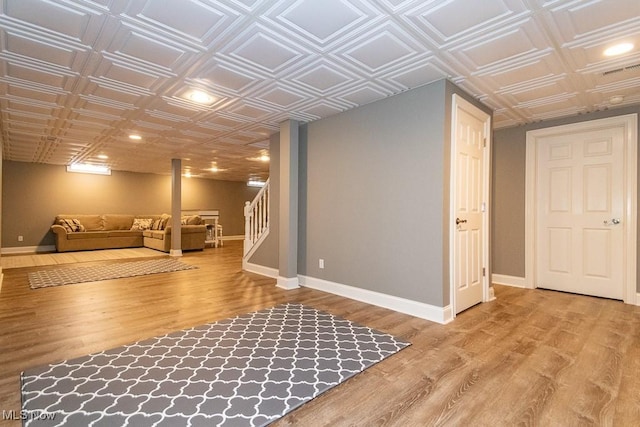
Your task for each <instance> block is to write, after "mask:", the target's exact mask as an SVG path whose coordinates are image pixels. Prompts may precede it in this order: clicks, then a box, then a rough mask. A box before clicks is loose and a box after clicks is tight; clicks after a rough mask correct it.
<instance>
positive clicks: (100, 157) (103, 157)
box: [98, 154, 109, 160]
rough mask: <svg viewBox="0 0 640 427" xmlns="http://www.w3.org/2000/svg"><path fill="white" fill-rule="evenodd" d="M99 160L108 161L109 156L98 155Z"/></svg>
mask: <svg viewBox="0 0 640 427" xmlns="http://www.w3.org/2000/svg"><path fill="white" fill-rule="evenodd" d="M98 158H99V159H102V160H107V159H108V158H109V156H107V155H106V154H98Z"/></svg>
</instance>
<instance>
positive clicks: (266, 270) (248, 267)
mask: <svg viewBox="0 0 640 427" xmlns="http://www.w3.org/2000/svg"><path fill="white" fill-rule="evenodd" d="M242 269H243V270H245V271H248V272H250V273H255V274H261V275H263V276H267V277H271V278H272V279H277V278H278V269H277V268H272V267H265V266H264V265H258V264H253V263H251V262H247V261H246V260H242Z"/></svg>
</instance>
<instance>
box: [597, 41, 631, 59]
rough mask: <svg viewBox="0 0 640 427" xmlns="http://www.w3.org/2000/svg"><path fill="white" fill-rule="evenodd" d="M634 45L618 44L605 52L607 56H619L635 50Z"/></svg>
mask: <svg viewBox="0 0 640 427" xmlns="http://www.w3.org/2000/svg"><path fill="white" fill-rule="evenodd" d="M633 47H634V46H633V43H618V44H616V45H613V46H611V47H609V48H607V49H605V51H604V55H605V56H618V55H622V54H625V53H627V52H630V51H632V50H633Z"/></svg>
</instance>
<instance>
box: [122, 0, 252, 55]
mask: <svg viewBox="0 0 640 427" xmlns="http://www.w3.org/2000/svg"><path fill="white" fill-rule="evenodd" d="M240 18H241V16H240V14H239V13H237V12H235V11H233V10H232V9H229V8H227V7H224V6H223V4H222V3H221V2H211V3H209V4H205V3H204V2H202V1H197V0H181V1H179V2H177V1H169V2H168V1H166V0H146V1H136V2H131V4H130V6H129V7H128V8H127V10H126V12H125V18H124V19H125V20H126V21H128V22H130V23H131V25H133V26H136V25H145V26H148V27H150V28H153V29H155V30H156V32H157V31H158V30H159V31H162V32H163V33H164V34H166V35H170V36H173V37H174V38H175V39H176V40H181V41H182V42H183V43H191V44H193V45H194V46H198V47H200V48H201V49H204V48H205V47H206V46H208V45H209V44H211V43H213V42H214V41H215V39H216V37H218V36H220V35H221V34H224V33H226V32H228V31H229V29H230V28H231V27H233V26H234V25H235V24H236V23H237V22H238V21H239V20H240Z"/></svg>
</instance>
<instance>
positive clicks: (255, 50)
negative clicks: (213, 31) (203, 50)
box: [221, 25, 309, 74]
mask: <svg viewBox="0 0 640 427" xmlns="http://www.w3.org/2000/svg"><path fill="white" fill-rule="evenodd" d="M221 54H222V55H225V56H227V57H229V58H233V59H236V60H237V61H240V64H243V65H244V66H250V67H251V66H253V67H256V69H257V70H258V71H257V72H266V73H270V74H277V73H278V72H280V71H282V70H284V69H285V68H287V67H288V66H290V65H292V64H293V63H294V62H296V63H297V62H298V61H300V60H302V59H304V58H305V57H307V56H308V55H309V53H308V52H305V51H303V50H302V49H301V48H299V47H295V46H294V45H291V43H289V42H288V41H287V40H286V39H284V38H283V37H281V36H279V35H274V34H270V33H269V30H268V29H267V28H266V27H264V26H262V25H254V26H252V27H250V28H249V29H248V30H247V31H245V32H244V33H242V34H241V35H240V37H238V38H237V39H236V40H235V41H234V42H232V43H230V45H228V46H227V48H226V49H223V50H222V52H221Z"/></svg>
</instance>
